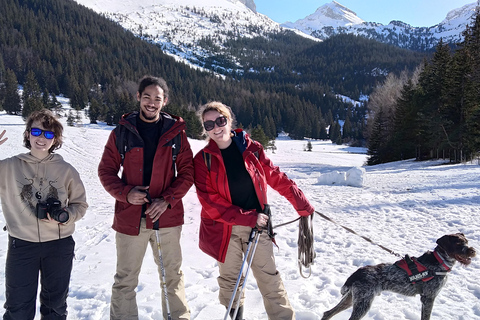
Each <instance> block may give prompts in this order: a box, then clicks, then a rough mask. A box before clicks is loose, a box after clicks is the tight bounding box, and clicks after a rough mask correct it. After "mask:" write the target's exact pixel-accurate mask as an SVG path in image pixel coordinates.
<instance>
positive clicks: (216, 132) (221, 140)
mask: <svg viewBox="0 0 480 320" xmlns="http://www.w3.org/2000/svg"><path fill="white" fill-rule="evenodd" d="M219 117H224V115H223V114H221V113H220V112H218V111H216V110H211V111H207V112H206V113H205V114H204V115H203V121H204V122H205V121H213V122H215V120H216V119H217V118H219ZM231 131H232V122H231V120H230V119H229V118H228V117H227V124H226V125H225V126H223V127H219V126H218V124H217V123H215V126H214V128H213V129H212V130H210V131H207V134H208V136H209V137H210V139H212V140H213V141H215V142H216V143H217V145H218V147H219V148H220V149H226V148H227V147H228V146H229V145H230V143H231V142H232V137H231V135H230V133H231Z"/></svg>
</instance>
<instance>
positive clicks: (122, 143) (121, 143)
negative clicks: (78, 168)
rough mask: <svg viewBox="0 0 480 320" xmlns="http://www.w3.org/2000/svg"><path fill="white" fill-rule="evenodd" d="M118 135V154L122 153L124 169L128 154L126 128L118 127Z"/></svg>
mask: <svg viewBox="0 0 480 320" xmlns="http://www.w3.org/2000/svg"><path fill="white" fill-rule="evenodd" d="M118 131H119V132H118V133H117V134H116V136H117V139H116V141H115V145H116V146H117V150H118V153H120V158H121V159H122V160H121V162H120V166H122V167H123V162H124V161H125V153H126V152H127V143H126V139H125V131H126V128H125V127H124V126H118Z"/></svg>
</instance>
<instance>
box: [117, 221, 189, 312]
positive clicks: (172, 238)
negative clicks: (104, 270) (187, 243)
mask: <svg viewBox="0 0 480 320" xmlns="http://www.w3.org/2000/svg"><path fill="white" fill-rule="evenodd" d="M145 225H146V223H145V219H142V223H141V226H140V234H139V235H138V236H129V235H125V234H122V233H119V232H117V234H116V238H115V239H116V247H117V273H116V274H115V277H114V280H115V282H114V284H113V286H112V299H111V305H110V319H111V320H137V319H138V308H137V301H136V292H135V289H136V288H137V285H138V275H139V274H140V269H141V267H142V262H143V258H144V256H145V252H146V249H147V245H148V243H150V246H151V247H152V250H153V256H154V259H155V263H156V264H157V266H158V274H159V278H160V288H161V290H162V311H163V318H164V319H167V307H166V301H165V295H164V292H163V285H162V284H163V282H162V277H161V267H160V258H159V254H158V247H157V239H156V234H155V233H156V230H152V229H146V228H145ZM158 231H159V232H160V245H161V249H162V260H163V265H164V268H165V279H166V284H167V291H168V302H169V306H170V313H171V315H172V319H187V320H188V319H190V310H189V308H188V305H187V300H186V297H185V286H184V275H183V273H182V271H181V270H180V267H181V265H182V252H181V248H180V236H181V232H182V227H181V226H178V227H173V228H161V229H160V230H158ZM152 282H154V280H153V279H152Z"/></svg>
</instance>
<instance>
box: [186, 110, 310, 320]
mask: <svg viewBox="0 0 480 320" xmlns="http://www.w3.org/2000/svg"><path fill="white" fill-rule="evenodd" d="M201 117H202V121H203V125H204V128H205V130H206V131H207V134H208V137H209V143H208V145H207V146H206V147H205V148H203V149H202V150H201V151H200V152H199V153H197V155H196V156H195V158H194V164H195V186H196V189H197V195H198V198H199V200H200V203H201V205H202V212H201V224H200V243H199V246H200V249H201V250H202V251H204V252H205V253H207V254H208V255H210V256H212V257H213V258H215V259H216V260H217V261H218V262H219V263H218V266H219V272H220V276H219V277H218V284H219V287H220V293H219V299H220V303H221V304H223V305H224V306H226V307H228V305H229V302H230V298H231V296H232V294H233V290H234V288H235V283H236V281H237V278H238V275H239V272H240V268H241V265H242V262H243V258H244V254H245V251H246V248H247V245H246V243H247V242H248V239H249V236H250V232H251V230H252V228H254V227H258V228H265V227H266V226H267V222H268V216H267V215H265V214H263V212H264V209H265V205H266V204H267V203H268V202H267V192H266V191H267V185H270V186H271V187H272V188H273V189H275V190H277V191H278V192H279V193H280V194H281V195H282V196H284V197H285V198H286V199H287V200H288V201H289V202H290V203H291V204H292V205H293V207H294V208H295V210H296V211H297V212H298V214H299V215H301V216H308V215H310V214H312V213H313V211H314V208H313V207H312V205H311V204H310V203H309V202H308V200H307V199H306V198H305V195H304V194H303V193H302V191H301V190H300V189H299V188H298V187H297V185H296V184H295V182H293V181H292V180H290V179H289V178H288V177H287V176H286V175H285V174H284V173H282V172H281V171H280V170H279V168H278V167H276V166H274V165H273V163H272V162H271V161H270V159H268V158H267V157H266V155H265V152H264V150H263V147H262V146H261V145H260V144H259V143H258V142H256V141H253V140H252V139H250V137H249V135H248V134H247V133H246V132H245V131H243V130H241V129H236V130H232V126H233V125H234V124H235V120H234V115H233V113H232V111H231V109H230V108H229V107H228V106H226V105H224V104H222V103H220V102H210V103H207V104H206V105H204V106H203V108H202V110H201ZM251 268H252V272H253V275H254V276H255V279H256V281H257V285H258V288H259V290H260V292H261V294H262V297H263V303H264V306H265V309H266V312H267V314H268V317H269V319H275V320H287V319H288V320H291V319H295V313H294V311H293V308H292V306H291V305H290V302H289V300H288V297H287V292H286V291H285V287H284V286H283V283H282V279H281V278H280V274H279V273H278V271H277V270H276V266H275V259H274V256H273V243H272V239H270V237H269V236H268V235H267V233H266V232H263V233H260V237H259V241H258V245H257V249H256V252H255V257H254V259H253V262H252V265H251ZM242 282H243V279H241V282H240V286H239V287H241V285H242ZM237 298H239V299H241V300H240V307H239V310H238V312H237V317H236V319H243V317H242V313H243V302H244V297H243V295H242V297H236V299H237ZM236 305H237V301H234V303H233V306H236ZM233 313H234V310H232V311H231V312H230V315H233Z"/></svg>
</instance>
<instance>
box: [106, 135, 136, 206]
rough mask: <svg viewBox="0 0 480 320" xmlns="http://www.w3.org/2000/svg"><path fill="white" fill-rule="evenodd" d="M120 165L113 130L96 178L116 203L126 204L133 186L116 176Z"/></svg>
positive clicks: (120, 159)
mask: <svg viewBox="0 0 480 320" xmlns="http://www.w3.org/2000/svg"><path fill="white" fill-rule="evenodd" d="M121 163H122V158H121V156H120V153H119V152H118V149H117V146H116V136H115V130H113V131H112V132H111V133H110V136H109V137H108V140H107V143H106V145H105V149H104V151H103V155H102V158H101V160H100V163H99V165H98V177H99V178H100V182H101V183H102V185H103V187H104V188H105V190H107V192H108V193H110V194H111V195H112V196H113V197H114V198H115V199H116V200H117V201H120V202H128V201H127V195H128V193H129V192H130V191H131V190H132V189H133V188H134V187H135V186H132V185H127V184H126V183H124V182H123V181H122V179H120V177H119V176H118V172H119V170H120V166H121Z"/></svg>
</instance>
